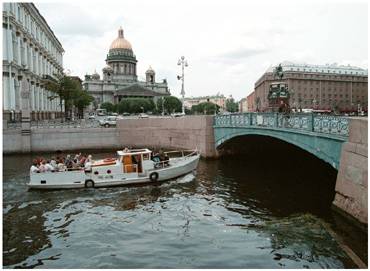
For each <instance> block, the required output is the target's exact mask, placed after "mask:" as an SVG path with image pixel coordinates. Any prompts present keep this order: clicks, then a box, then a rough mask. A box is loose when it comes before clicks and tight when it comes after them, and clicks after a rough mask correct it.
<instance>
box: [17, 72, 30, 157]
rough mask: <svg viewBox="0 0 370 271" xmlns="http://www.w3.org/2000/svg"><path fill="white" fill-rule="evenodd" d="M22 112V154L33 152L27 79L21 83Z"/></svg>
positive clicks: (23, 79)
mask: <svg viewBox="0 0 370 271" xmlns="http://www.w3.org/2000/svg"><path fill="white" fill-rule="evenodd" d="M20 84H21V88H20V89H21V95H20V96H21V112H22V130H21V134H22V152H25V153H28V152H30V151H31V118H30V99H29V97H30V83H29V82H27V80H26V78H24V76H23V78H22V80H21V82H20Z"/></svg>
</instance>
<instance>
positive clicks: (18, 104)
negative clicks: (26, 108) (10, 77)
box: [14, 78, 22, 111]
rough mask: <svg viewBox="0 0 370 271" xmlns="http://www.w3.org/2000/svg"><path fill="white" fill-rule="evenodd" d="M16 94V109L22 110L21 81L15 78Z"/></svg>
mask: <svg viewBox="0 0 370 271" xmlns="http://www.w3.org/2000/svg"><path fill="white" fill-rule="evenodd" d="M14 96H15V110H16V111H19V110H21V109H22V108H21V93H20V82H19V81H18V80H17V79H16V78H14Z"/></svg>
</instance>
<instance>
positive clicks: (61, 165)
mask: <svg viewBox="0 0 370 271" xmlns="http://www.w3.org/2000/svg"><path fill="white" fill-rule="evenodd" d="M57 169H58V171H66V169H67V168H66V166H65V165H64V164H63V163H59V164H58V167H57Z"/></svg>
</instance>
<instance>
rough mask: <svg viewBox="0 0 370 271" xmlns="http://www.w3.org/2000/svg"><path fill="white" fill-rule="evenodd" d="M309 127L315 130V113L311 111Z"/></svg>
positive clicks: (310, 129)
mask: <svg viewBox="0 0 370 271" xmlns="http://www.w3.org/2000/svg"><path fill="white" fill-rule="evenodd" d="M308 129H309V131H311V132H313V130H314V113H311V116H310V120H309V123H308Z"/></svg>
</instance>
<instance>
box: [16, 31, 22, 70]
mask: <svg viewBox="0 0 370 271" xmlns="http://www.w3.org/2000/svg"><path fill="white" fill-rule="evenodd" d="M17 51H18V61H17V63H18V65H21V64H22V50H21V36H20V35H18V36H17Z"/></svg>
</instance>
